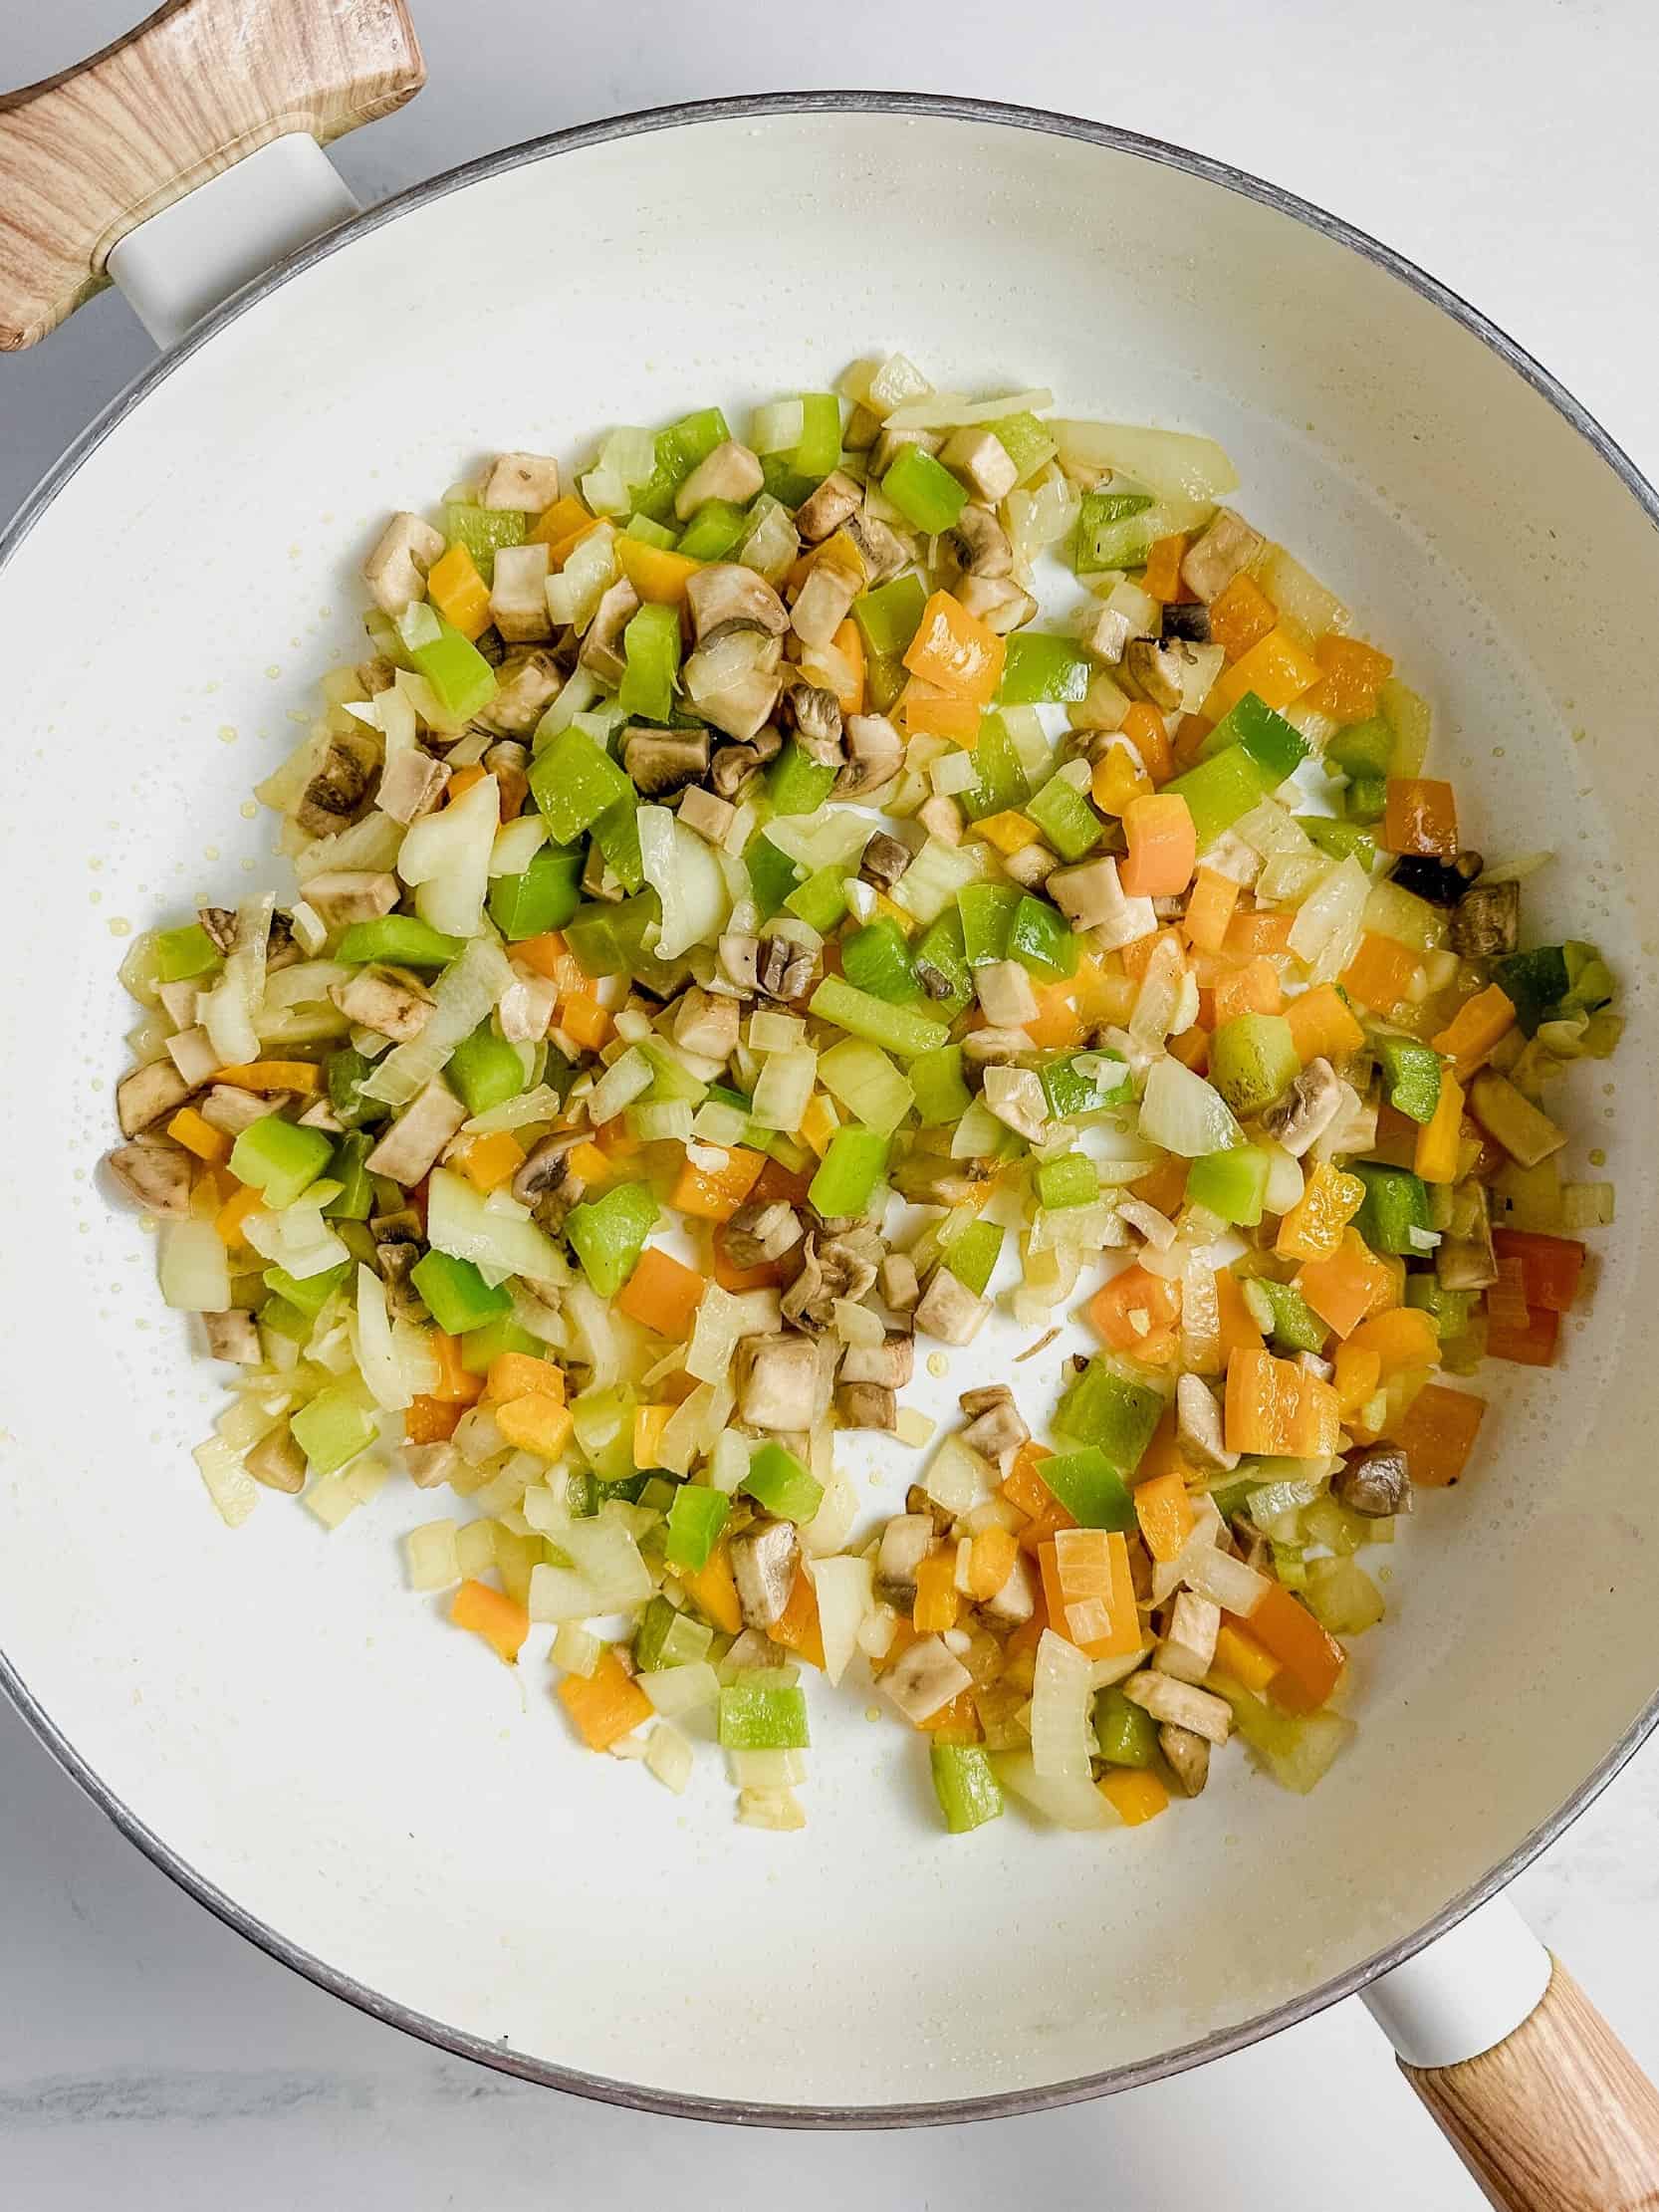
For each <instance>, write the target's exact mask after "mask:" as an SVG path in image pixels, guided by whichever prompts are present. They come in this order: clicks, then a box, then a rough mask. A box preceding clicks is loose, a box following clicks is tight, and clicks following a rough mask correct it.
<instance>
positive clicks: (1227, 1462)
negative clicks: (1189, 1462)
mask: <svg viewBox="0 0 1659 2212" xmlns="http://www.w3.org/2000/svg"><path fill="white" fill-rule="evenodd" d="M1175 1433H1176V1438H1177V1440H1178V1442H1179V1443H1180V1444H1181V1446H1182V1448H1183V1450H1185V1451H1186V1453H1187V1454H1188V1456H1189V1457H1190V1458H1192V1459H1193V1460H1195V1461H1196V1462H1197V1464H1198V1465H1199V1466H1200V1467H1219V1468H1226V1469H1232V1468H1234V1467H1236V1466H1237V1465H1238V1464H1239V1455H1238V1453H1237V1452H1230V1451H1229V1450H1228V1449H1227V1447H1226V1445H1225V1443H1224V1442H1223V1441H1222V1436H1223V1430H1222V1420H1221V1407H1220V1406H1219V1405H1218V1404H1217V1403H1216V1401H1215V1395H1214V1393H1213V1391H1212V1390H1211V1388H1210V1386H1209V1384H1208V1383H1207V1382H1206V1381H1205V1380H1204V1378H1203V1376H1202V1375H1198V1374H1184V1375H1182V1377H1181V1379H1180V1380H1179V1381H1178V1382H1177V1383H1176V1385H1175Z"/></svg>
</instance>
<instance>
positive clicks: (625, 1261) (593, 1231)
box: [565, 1183, 658, 1298]
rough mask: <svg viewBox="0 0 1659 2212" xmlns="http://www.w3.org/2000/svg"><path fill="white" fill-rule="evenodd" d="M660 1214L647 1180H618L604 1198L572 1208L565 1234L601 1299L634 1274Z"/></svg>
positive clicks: (608, 1296) (614, 1292)
mask: <svg viewBox="0 0 1659 2212" xmlns="http://www.w3.org/2000/svg"><path fill="white" fill-rule="evenodd" d="M657 1213H658V1207H657V1202H656V1200H655V1199H654V1198H653V1197H652V1196H651V1194H650V1192H649V1191H648V1190H647V1189H646V1188H645V1186H644V1184H643V1183H617V1184H616V1185H615V1186H614V1188H613V1189H610V1190H607V1191H606V1192H605V1194H604V1196H603V1197H602V1198H594V1199H590V1200H588V1201H587V1202H585V1203H584V1204H583V1205H580V1206H575V1207H573V1208H572V1210H571V1214H570V1218H569V1219H568V1220H567V1222H566V1223H565V1234H566V1236H567V1237H568V1238H569V1239H570V1243H571V1249H572V1251H573V1252H575V1254H576V1256H577V1258H578V1259H579V1260H580V1261H581V1263H582V1271H583V1273H584V1274H585V1275H586V1276H587V1278H588V1280H589V1282H590V1283H592V1286H593V1288H594V1290H596V1291H597V1292H598V1294H599V1296H600V1297H601V1298H614V1297H615V1295H616V1293H617V1292H618V1291H619V1290H620V1289H621V1287H622V1285H623V1284H624V1283H625V1282H626V1281H627V1279H628V1277H629V1276H630V1275H631V1274H632V1273H633V1271H634V1268H635V1266H636V1265H637V1264H638V1260H639V1255H640V1253H641V1252H642V1251H643V1250H644V1248H645V1239H646V1238H647V1237H648V1236H649V1235H650V1233H651V1231H652V1230H653V1229H654V1228H655V1227H656V1222H657Z"/></svg>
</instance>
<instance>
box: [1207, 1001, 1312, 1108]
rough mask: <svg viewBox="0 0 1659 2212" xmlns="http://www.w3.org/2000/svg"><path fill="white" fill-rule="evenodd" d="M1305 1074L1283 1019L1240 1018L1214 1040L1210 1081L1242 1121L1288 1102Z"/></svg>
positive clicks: (1264, 1016)
mask: <svg viewBox="0 0 1659 2212" xmlns="http://www.w3.org/2000/svg"><path fill="white" fill-rule="evenodd" d="M1301 1073H1302V1060H1301V1057H1300V1055H1299V1054H1298V1052H1297V1046H1296V1039H1295V1037H1294V1036H1293V1035H1292V1033H1291V1025H1290V1023H1289V1022H1288V1021H1286V1019H1285V1017H1284V1015H1283V1014H1239V1015H1236V1016H1235V1017H1234V1019H1233V1020H1232V1021H1230V1022H1223V1023H1222V1024H1221V1026H1220V1028H1219V1029H1217V1031H1216V1033H1215V1035H1214V1037H1212V1038H1211V1040H1210V1082H1211V1083H1212V1084H1213V1085H1214V1087H1215V1089H1216V1090H1217V1091H1219V1092H1220V1093H1221V1095H1222V1097H1223V1098H1224V1099H1225V1100H1226V1101H1227V1104H1228V1105H1229V1106H1231V1107H1232V1108H1233V1111H1234V1112H1235V1113H1236V1114H1238V1115H1239V1117H1240V1119H1241V1120H1248V1119H1249V1118H1250V1117H1251V1115H1252V1114H1256V1113H1261V1112H1262V1111H1264V1109H1265V1108H1266V1107H1268V1106H1272V1105H1273V1103H1274V1101H1275V1099H1278V1098H1281V1097H1283V1095H1284V1094H1285V1092H1287V1091H1288V1090H1289V1089H1290V1087H1291V1085H1292V1084H1293V1083H1295V1081H1296V1079H1297V1077H1298V1076H1299V1075H1300V1074H1301Z"/></svg>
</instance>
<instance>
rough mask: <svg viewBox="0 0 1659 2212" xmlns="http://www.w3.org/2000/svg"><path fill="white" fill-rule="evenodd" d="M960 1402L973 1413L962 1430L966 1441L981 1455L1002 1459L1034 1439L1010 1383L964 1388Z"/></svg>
mask: <svg viewBox="0 0 1659 2212" xmlns="http://www.w3.org/2000/svg"><path fill="white" fill-rule="evenodd" d="M959 1402H960V1404H961V1407H962V1410H963V1412H964V1413H967V1414H969V1415H970V1416H971V1418H970V1420H969V1422H968V1425H967V1427H966V1428H965V1429H964V1430H963V1431H962V1441H963V1443H964V1444H966V1445H967V1446H968V1448H969V1449H970V1450H971V1451H976V1452H978V1453H979V1454H980V1456H981V1458H983V1459H990V1460H996V1461H998V1462H1001V1461H1003V1460H1006V1459H1007V1457H1008V1456H1009V1454H1010V1453H1011V1452H1017V1451H1018V1450H1019V1448H1020V1446H1021V1445H1022V1444H1025V1443H1029V1442H1030V1440H1031V1430H1030V1429H1029V1428H1028V1427H1027V1426H1026V1424H1025V1422H1024V1421H1023V1420H1022V1419H1021V1417H1020V1408H1019V1407H1018V1406H1017V1405H1016V1404H1015V1402H1014V1393H1013V1391H1012V1390H1010V1389H1009V1387H1008V1385H1007V1384H1006V1383H1003V1382H999V1383H993V1384H991V1385H990V1386H989V1387H988V1388H986V1389H983V1390H964V1391H963V1393H962V1396H961V1399H960V1400H959Z"/></svg>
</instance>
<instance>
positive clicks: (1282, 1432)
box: [1226, 1351, 1340, 1459]
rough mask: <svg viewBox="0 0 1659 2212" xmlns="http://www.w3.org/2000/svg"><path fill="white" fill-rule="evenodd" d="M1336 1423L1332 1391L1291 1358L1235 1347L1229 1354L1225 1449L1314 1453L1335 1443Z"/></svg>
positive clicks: (1283, 1455)
mask: <svg viewBox="0 0 1659 2212" xmlns="http://www.w3.org/2000/svg"><path fill="white" fill-rule="evenodd" d="M1339 1425H1340V1423H1339V1420H1338V1415H1337V1406H1336V1392H1335V1391H1334V1390H1333V1389H1332V1388H1331V1386H1330V1384H1329V1383H1328V1382H1321V1381H1320V1380H1319V1378H1318V1376H1317V1375H1314V1374H1309V1373H1308V1372H1307V1371H1306V1369H1305V1368H1303V1367H1299V1366H1298V1365H1297V1364H1296V1362H1295V1360H1292V1359H1276V1358H1275V1357H1274V1356H1273V1353H1272V1352H1265V1351H1264V1352H1234V1353H1233V1355H1232V1357H1231V1358H1230V1359H1229V1360H1228V1362H1227V1406H1226V1435H1227V1448H1228V1450H1229V1451H1238V1452H1250V1453H1252V1454H1254V1455H1257V1456H1260V1457H1262V1458H1265V1459H1316V1458H1319V1457H1321V1456H1322V1455H1324V1454H1327V1453H1330V1452H1333V1451H1334V1450H1335V1449H1336V1432H1337V1429H1338V1427H1339Z"/></svg>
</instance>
